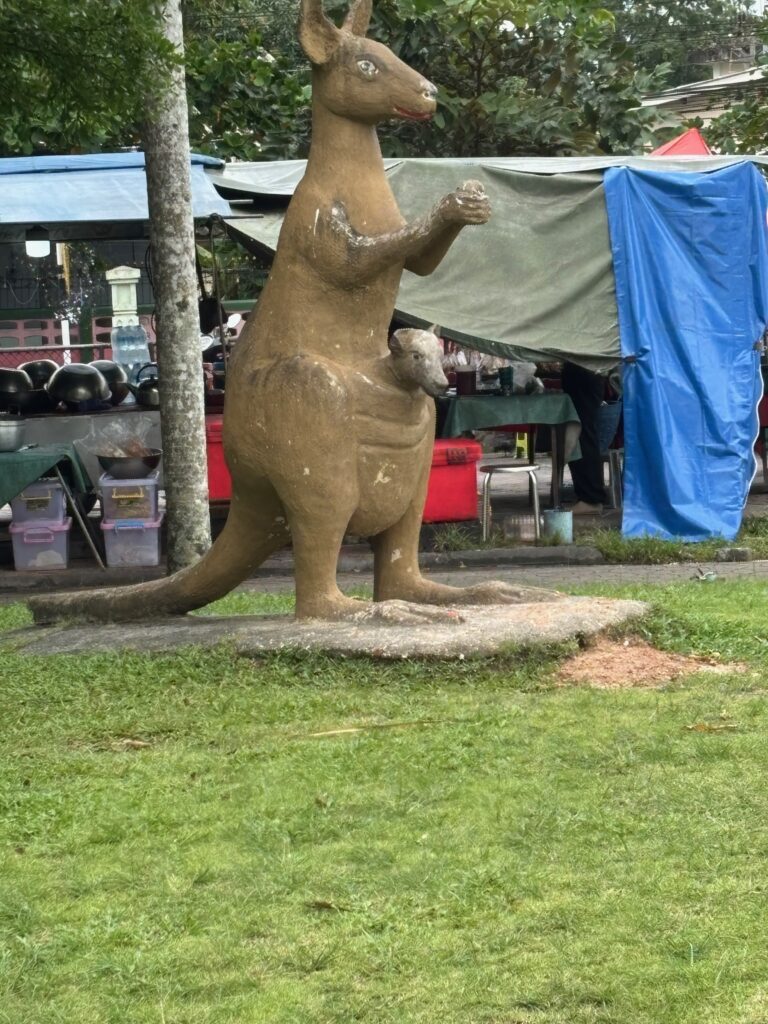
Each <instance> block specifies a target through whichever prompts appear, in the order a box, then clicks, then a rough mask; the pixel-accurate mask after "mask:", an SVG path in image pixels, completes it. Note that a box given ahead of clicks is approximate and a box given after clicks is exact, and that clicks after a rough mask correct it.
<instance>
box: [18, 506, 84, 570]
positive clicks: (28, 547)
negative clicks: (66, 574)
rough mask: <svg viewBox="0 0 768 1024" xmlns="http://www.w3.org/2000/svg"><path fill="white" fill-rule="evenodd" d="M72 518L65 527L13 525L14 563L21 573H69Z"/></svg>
mask: <svg viewBox="0 0 768 1024" xmlns="http://www.w3.org/2000/svg"><path fill="white" fill-rule="evenodd" d="M71 527H72V520H71V518H67V519H65V520H64V522H63V523H51V522H42V521H41V522H34V523H11V526H10V530H11V542H12V544H13V563H14V565H15V567H16V569H17V570H19V571H20V572H45V571H48V570H51V569H66V567H67V566H68V565H69V531H70V529H71Z"/></svg>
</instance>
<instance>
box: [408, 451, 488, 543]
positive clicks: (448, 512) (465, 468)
mask: <svg viewBox="0 0 768 1024" xmlns="http://www.w3.org/2000/svg"><path fill="white" fill-rule="evenodd" d="M482 455H483V447H482V445H481V444H479V443H478V442H477V441H465V440H463V439H462V438H451V439H450V440H438V441H435V447H434V450H433V452H432V470H431V472H430V474H429V488H428V490H427V500H426V503H425V505H424V515H423V517H422V518H423V520H424V522H425V523H447V522H458V521H461V520H467V519H477V463H478V461H479V460H480V459H481V458H482Z"/></svg>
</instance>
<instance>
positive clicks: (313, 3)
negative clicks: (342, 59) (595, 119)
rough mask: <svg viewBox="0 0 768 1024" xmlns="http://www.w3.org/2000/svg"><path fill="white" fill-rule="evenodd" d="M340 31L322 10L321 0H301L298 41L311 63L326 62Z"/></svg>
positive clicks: (330, 55) (336, 43) (337, 43)
mask: <svg viewBox="0 0 768 1024" xmlns="http://www.w3.org/2000/svg"><path fill="white" fill-rule="evenodd" d="M340 39H341V33H340V32H339V30H338V29H337V28H336V26H335V25H334V24H333V22H332V21H331V20H330V19H329V18H327V17H326V16H325V13H324V12H323V4H322V0H301V7H300V8H299V42H300V43H301V48H302V50H303V51H304V53H306V55H307V56H308V57H309V59H310V60H311V61H312V63H313V64H326V63H327V62H328V61H329V60H330V59H331V57H332V56H333V55H334V53H335V52H336V50H337V48H338V46H339V42H340Z"/></svg>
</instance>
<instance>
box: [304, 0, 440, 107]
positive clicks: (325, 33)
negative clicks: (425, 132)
mask: <svg viewBox="0 0 768 1024" xmlns="http://www.w3.org/2000/svg"><path fill="white" fill-rule="evenodd" d="M370 19H371V0H353V3H352V6H351V7H350V9H349V13H348V14H347V16H346V18H345V19H344V24H343V25H342V27H341V28H340V29H339V28H337V27H336V26H335V25H334V24H333V22H332V21H330V19H329V18H328V17H327V16H326V15H325V13H324V12H323V6H322V0H301V9H300V14H299V41H300V43H301V46H302V49H303V50H304V52H305V53H306V55H307V56H308V57H309V59H310V60H311V61H312V65H313V67H312V94H313V98H314V100H315V102H317V103H320V104H322V105H323V106H324V107H327V108H328V110H330V111H331V112H332V113H334V114H336V115H337V116H339V117H345V118H348V119H349V120H351V121H361V122H363V123H365V124H376V123H377V122H378V121H386V120H388V119H389V118H393V117H395V118H407V119H410V120H415V121H422V120H427V119H428V118H430V117H431V116H432V114H433V113H434V112H435V108H436V106H437V104H436V102H435V96H436V95H437V88H436V87H435V86H434V85H432V83H431V82H429V81H427V79H426V78H424V76H423V75H420V74H419V73H418V71H414V70H413V68H409V67H408V65H407V64H404V63H403V61H401V60H399V59H398V58H397V57H396V56H395V55H394V53H392V51H391V50H389V49H388V48H387V47H386V46H383V45H382V44H381V43H377V42H374V41H373V40H372V39H366V38H365V33H366V31H367V30H368V23H369V21H370Z"/></svg>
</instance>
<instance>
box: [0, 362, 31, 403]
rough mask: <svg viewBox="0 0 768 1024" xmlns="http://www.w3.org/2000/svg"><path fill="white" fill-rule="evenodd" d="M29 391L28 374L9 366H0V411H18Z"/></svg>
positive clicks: (29, 381)
mask: <svg viewBox="0 0 768 1024" xmlns="http://www.w3.org/2000/svg"><path fill="white" fill-rule="evenodd" d="M31 391H32V381H31V380H30V377H29V374H27V373H25V372H24V371H23V370H12V369H10V368H9V367H1V368H0V412H19V411H20V410H21V409H23V408H24V406H25V404H26V402H27V400H28V395H29V393H30V392H31Z"/></svg>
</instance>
